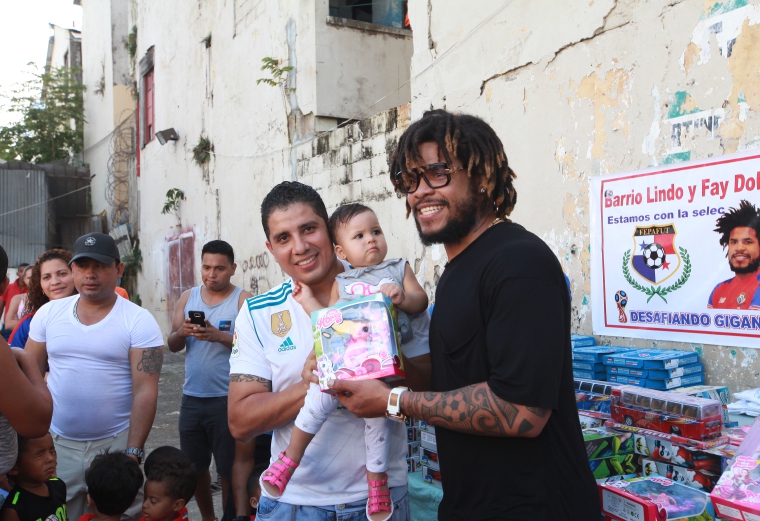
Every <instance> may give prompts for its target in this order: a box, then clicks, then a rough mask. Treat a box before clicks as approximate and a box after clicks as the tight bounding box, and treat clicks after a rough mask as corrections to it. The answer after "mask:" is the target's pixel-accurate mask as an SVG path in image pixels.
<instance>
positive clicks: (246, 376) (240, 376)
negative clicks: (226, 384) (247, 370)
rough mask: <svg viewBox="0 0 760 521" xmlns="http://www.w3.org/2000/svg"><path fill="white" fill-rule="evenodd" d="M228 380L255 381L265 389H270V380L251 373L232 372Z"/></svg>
mask: <svg viewBox="0 0 760 521" xmlns="http://www.w3.org/2000/svg"><path fill="white" fill-rule="evenodd" d="M230 382H256V383H260V384H262V385H263V386H264V387H266V389H267V391H271V390H272V381H271V380H267V379H266V378H261V377H260V376H253V375H252V374H238V373H233V374H231V375H230Z"/></svg>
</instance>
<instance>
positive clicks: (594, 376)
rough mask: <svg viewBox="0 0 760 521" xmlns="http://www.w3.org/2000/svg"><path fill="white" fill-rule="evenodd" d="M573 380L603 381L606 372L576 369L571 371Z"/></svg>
mask: <svg viewBox="0 0 760 521" xmlns="http://www.w3.org/2000/svg"><path fill="white" fill-rule="evenodd" d="M573 378H583V379H587V380H604V379H605V378H607V371H599V372H598V373H596V372H594V371H579V370H578V369H573Z"/></svg>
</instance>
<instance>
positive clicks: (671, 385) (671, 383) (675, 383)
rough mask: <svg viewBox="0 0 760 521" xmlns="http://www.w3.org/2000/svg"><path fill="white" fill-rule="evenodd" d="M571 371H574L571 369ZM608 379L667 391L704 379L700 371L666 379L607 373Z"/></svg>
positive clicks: (697, 383)
mask: <svg viewBox="0 0 760 521" xmlns="http://www.w3.org/2000/svg"><path fill="white" fill-rule="evenodd" d="M573 373H575V371H573ZM608 379H609V381H610V382H614V383H616V384H620V385H635V386H638V387H646V388H647V389H657V390H660V391H668V390H671V389H677V388H679V387H683V386H687V385H699V384H701V383H703V382H704V381H705V379H704V376H703V375H702V373H699V374H692V375H689V376H682V377H679V378H670V379H668V380H650V379H648V378H636V377H632V376H621V375H617V374H609V373H608Z"/></svg>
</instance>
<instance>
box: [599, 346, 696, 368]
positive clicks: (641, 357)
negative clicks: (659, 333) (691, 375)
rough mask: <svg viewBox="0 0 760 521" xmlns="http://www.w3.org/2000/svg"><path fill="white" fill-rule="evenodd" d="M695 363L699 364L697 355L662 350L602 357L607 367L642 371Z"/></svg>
mask: <svg viewBox="0 0 760 521" xmlns="http://www.w3.org/2000/svg"><path fill="white" fill-rule="evenodd" d="M696 362H699V355H698V354H697V353H691V352H689V351H670V350H663V349H637V350H635V351H628V352H624V353H614V354H609V355H606V356H605V357H604V363H605V364H607V365H618V366H624V367H640V368H644V369H674V368H676V367H681V366H682V365H689V364H694V363H696Z"/></svg>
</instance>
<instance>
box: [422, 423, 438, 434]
mask: <svg viewBox="0 0 760 521" xmlns="http://www.w3.org/2000/svg"><path fill="white" fill-rule="evenodd" d="M420 430H421V431H422V432H432V433H433V434H435V427H433V426H432V425H428V424H427V423H425V422H424V421H422V420H420Z"/></svg>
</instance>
